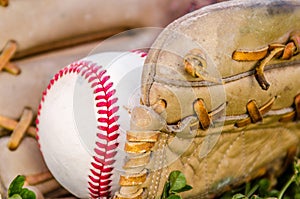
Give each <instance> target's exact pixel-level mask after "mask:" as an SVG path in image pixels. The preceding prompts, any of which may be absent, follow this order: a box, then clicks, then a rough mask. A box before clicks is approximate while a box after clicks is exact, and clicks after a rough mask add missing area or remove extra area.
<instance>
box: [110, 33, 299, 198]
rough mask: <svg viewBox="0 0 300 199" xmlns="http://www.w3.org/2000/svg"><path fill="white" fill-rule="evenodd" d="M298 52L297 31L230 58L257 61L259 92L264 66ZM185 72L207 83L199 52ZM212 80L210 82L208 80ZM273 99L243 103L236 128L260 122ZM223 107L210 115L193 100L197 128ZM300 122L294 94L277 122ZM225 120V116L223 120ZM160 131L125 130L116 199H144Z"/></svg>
mask: <svg viewBox="0 0 300 199" xmlns="http://www.w3.org/2000/svg"><path fill="white" fill-rule="evenodd" d="M299 49H300V32H299V31H295V32H292V33H291V34H290V37H289V39H288V42H286V44H271V45H269V46H268V47H265V48H263V49H260V50H257V51H251V52H250V51H235V52H234V53H233V59H234V60H237V61H254V60H255V61H259V62H258V65H257V66H256V69H255V70H256V73H255V76H256V79H257V81H258V83H259V84H260V86H261V87H262V89H265V90H267V89H268V88H269V86H270V84H269V83H268V82H267V81H266V79H265V77H264V67H265V65H266V64H267V63H268V62H270V61H271V60H272V59H273V58H277V59H282V60H286V59H291V58H292V57H293V56H295V55H296V54H298V53H299ZM184 65H185V70H186V72H187V73H189V74H190V75H191V76H193V77H195V78H203V79H204V80H208V76H207V73H206V72H205V71H206V62H205V59H204V58H203V56H202V54H201V52H200V51H197V50H192V51H191V53H190V54H188V56H186V57H185V59H184ZM209 80H210V81H212V80H211V79H209ZM275 100H276V97H273V98H271V99H270V100H269V101H268V102H266V104H264V105H263V106H261V107H259V106H258V105H257V103H256V101H255V100H250V101H249V102H248V103H247V104H246V109H247V117H245V118H243V119H241V120H239V121H237V122H235V123H234V126H235V127H237V128H241V127H245V126H247V125H249V124H251V123H257V122H261V121H263V118H264V116H265V115H266V114H267V113H268V112H269V111H270V110H271V108H272V106H273V104H274V102H275ZM224 106H226V104H223V105H221V106H220V107H218V108H216V110H213V111H211V112H209V111H208V109H207V108H206V106H205V102H204V100H203V99H201V98H199V99H196V100H195V101H194V103H193V109H194V113H195V115H196V117H197V120H198V122H199V125H196V126H198V127H199V128H200V129H202V130H207V129H208V128H209V127H210V126H211V125H212V124H213V122H214V119H215V118H218V117H220V114H222V113H223V112H222V110H224ZM166 107H167V102H166V101H165V100H162V99H161V100H158V101H157V103H155V104H154V105H153V106H152V107H151V108H152V109H153V110H155V111H156V112H158V113H162V112H164V111H165V109H166ZM296 120H300V94H298V95H296V97H295V99H294V104H293V105H292V111H291V112H288V113H285V114H283V115H282V116H281V117H280V118H279V122H290V121H296ZM225 121H226V117H225ZM160 133H161V131H150V130H148V131H127V143H126V145H125V151H126V152H127V154H129V156H128V160H127V162H126V163H125V164H124V166H123V168H124V170H125V171H126V173H125V174H123V175H121V176H120V182H119V184H120V186H121V188H120V192H118V193H116V195H115V198H116V199H142V198H145V195H144V194H147V193H146V190H144V189H143V187H142V184H143V183H144V182H145V181H146V179H147V169H146V166H147V164H148V163H149V162H150V159H151V151H152V150H153V147H154V146H155V143H156V142H157V141H158V139H159V135H160Z"/></svg>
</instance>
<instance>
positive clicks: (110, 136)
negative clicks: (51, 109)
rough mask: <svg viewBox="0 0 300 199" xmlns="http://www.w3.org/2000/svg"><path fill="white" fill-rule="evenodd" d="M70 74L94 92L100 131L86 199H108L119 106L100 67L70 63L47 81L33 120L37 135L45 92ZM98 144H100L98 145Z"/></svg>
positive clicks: (113, 91) (107, 77) (117, 128)
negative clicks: (78, 76)
mask: <svg viewBox="0 0 300 199" xmlns="http://www.w3.org/2000/svg"><path fill="white" fill-rule="evenodd" d="M70 73H77V74H78V75H81V76H82V77H84V78H85V79H86V80H87V81H88V83H89V84H90V85H91V88H92V89H94V94H96V96H95V100H96V101H99V102H97V103H96V107H97V109H98V110H97V113H98V114H99V118H98V119H97V121H98V122H99V124H98V129H99V130H100V131H101V132H99V133H97V137H98V139H99V140H98V141H96V142H95V148H94V152H95V153H96V155H95V156H94V157H93V161H92V162H91V167H92V168H91V169H90V174H89V175H88V179H89V180H88V182H87V186H88V190H89V193H90V197H92V198H99V197H110V195H111V191H110V188H111V186H110V184H111V182H112V181H111V180H110V178H111V176H112V171H113V167H112V165H113V164H114V163H115V160H114V159H113V158H114V157H115V155H116V153H117V152H116V151H115V149H116V148H117V147H118V145H119V143H117V142H116V139H117V138H118V137H119V134H118V132H117V131H118V130H119V125H118V124H117V121H118V119H119V116H116V115H115V114H116V113H117V111H118V110H119V107H118V106H117V105H115V103H116V102H117V100H118V99H117V98H114V95H115V93H116V91H115V90H114V89H112V86H113V83H112V82H109V79H110V76H109V75H104V74H106V70H101V67H100V66H97V65H96V64H94V63H90V62H87V61H79V62H74V63H72V64H70V65H69V66H68V67H66V68H64V69H61V70H60V71H59V72H58V73H57V74H56V75H55V76H54V77H53V78H52V79H51V80H50V83H49V85H48V86H47V88H46V89H45V91H44V92H43V93H42V99H41V103H40V105H39V107H38V117H37V119H36V125H37V132H39V131H38V129H39V128H38V125H39V124H40V122H39V116H40V113H41V109H42V107H43V105H42V104H43V103H44V101H45V98H46V96H47V91H48V90H50V89H51V88H52V86H53V85H54V84H55V82H56V81H58V80H59V78H62V77H63V76H64V75H67V74H70ZM37 140H39V135H38V133H37ZM100 141H101V142H100Z"/></svg>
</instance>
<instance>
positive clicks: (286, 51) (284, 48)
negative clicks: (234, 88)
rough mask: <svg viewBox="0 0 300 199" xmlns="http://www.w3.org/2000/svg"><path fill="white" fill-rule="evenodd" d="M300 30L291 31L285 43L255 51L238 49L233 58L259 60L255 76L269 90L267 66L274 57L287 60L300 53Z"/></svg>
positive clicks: (237, 59) (262, 86) (263, 87)
mask: <svg viewBox="0 0 300 199" xmlns="http://www.w3.org/2000/svg"><path fill="white" fill-rule="evenodd" d="M299 46H300V31H299V30H297V31H294V32H291V33H290V36H289V39H288V41H287V42H286V43H285V44H278V43H275V44H270V45H269V46H267V47H264V48H261V49H259V50H254V51H244V50H236V51H234V52H233V54H232V59H233V60H236V61H258V63H257V65H256V66H255V77H256V80H257V81H258V83H259V85H260V86H261V88H262V89H263V90H268V89H269V87H270V84H269V82H268V81H267V80H266V78H265V76H264V68H265V66H266V65H267V64H268V63H269V62H270V61H271V60H272V59H273V58H277V59H281V60H287V59H291V58H292V57H293V56H295V55H297V54H298V53H299Z"/></svg>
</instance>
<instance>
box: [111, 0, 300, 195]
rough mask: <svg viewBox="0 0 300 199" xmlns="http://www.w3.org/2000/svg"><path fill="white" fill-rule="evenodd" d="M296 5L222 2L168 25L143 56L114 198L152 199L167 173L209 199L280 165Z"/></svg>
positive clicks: (288, 151)
mask: <svg viewBox="0 0 300 199" xmlns="http://www.w3.org/2000/svg"><path fill="white" fill-rule="evenodd" d="M299 52H300V2H299V1H294V0H283V1H282V0H265V1H251V0H240V1H229V2H223V3H220V4H215V5H212V6H208V7H205V8H203V9H200V10H197V11H195V12H193V13H190V14H187V15H186V16H184V17H182V18H180V19H178V20H176V21H174V22H173V23H171V24H170V25H169V26H168V27H167V28H166V29H165V30H164V31H163V32H162V33H161V34H160V36H159V37H158V39H157V40H156V41H155V43H154V44H153V45H152V48H151V50H150V52H149V54H148V57H147V60H146V63H145V65H144V70H143V77H142V88H141V90H142V96H141V98H142V105H140V106H137V107H135V108H134V110H133V111H132V116H131V129H128V131H127V143H126V145H125V151H126V152H127V156H128V157H127V162H126V163H125V164H124V166H123V168H124V173H123V174H122V175H121V176H120V182H119V184H120V186H121V188H120V191H119V192H118V193H117V194H116V195H115V198H120V199H125V198H126V199H127V198H157V197H159V196H161V195H162V192H163V187H164V185H165V183H166V182H167V180H168V175H169V174H170V172H171V171H174V170H180V171H181V172H183V173H184V175H185V176H186V179H187V183H188V184H190V185H191V186H192V187H193V189H192V190H190V191H187V192H185V193H183V194H182V197H183V198H213V197H215V196H216V195H218V194H220V193H222V191H224V190H225V189H227V188H228V187H231V186H235V185H237V184H240V183H242V182H245V181H247V180H250V179H253V178H255V177H258V176H261V175H264V174H266V173H268V172H271V173H277V172H280V170H282V168H283V167H284V165H285V164H286V161H287V160H288V159H290V158H291V157H293V156H294V155H296V154H297V151H298V150H297V149H298V146H299V138H300V123H299V119H300V78H299V77H300V53H299Z"/></svg>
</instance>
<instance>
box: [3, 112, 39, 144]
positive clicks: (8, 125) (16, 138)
mask: <svg viewBox="0 0 300 199" xmlns="http://www.w3.org/2000/svg"><path fill="white" fill-rule="evenodd" d="M32 120H33V111H32V110H31V109H30V108H24V110H23V113H22V115H21V117H20V120H19V121H16V120H14V119H11V118H8V117H4V116H0V126H1V127H2V128H4V129H6V130H8V131H9V132H12V133H11V136H10V139H9V142H8V144H7V147H8V148H9V149H10V150H16V149H17V148H18V146H19V145H20V142H21V140H22V139H23V137H24V136H25V135H29V136H31V137H36V135H37V134H36V128H35V127H34V126H31V123H32Z"/></svg>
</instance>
